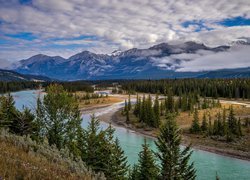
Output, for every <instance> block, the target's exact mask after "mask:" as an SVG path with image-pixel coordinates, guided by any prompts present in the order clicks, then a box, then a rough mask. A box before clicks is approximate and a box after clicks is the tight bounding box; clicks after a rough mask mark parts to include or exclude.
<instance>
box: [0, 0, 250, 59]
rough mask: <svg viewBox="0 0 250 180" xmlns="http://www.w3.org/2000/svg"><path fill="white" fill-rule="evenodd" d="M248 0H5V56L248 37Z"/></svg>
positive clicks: (1, 5)
mask: <svg viewBox="0 0 250 180" xmlns="http://www.w3.org/2000/svg"><path fill="white" fill-rule="evenodd" d="M249 7H250V1H248V0H237V1H235V0H220V1H218V0H202V1H200V0H192V1H190V0H178V1H176V0H167V1H166V0H157V1H150V0H26V1H19V0H9V1H6V0H0V35H1V38H0V58H1V59H10V60H17V59H23V58H28V57H29V56H31V55H34V54H37V53H44V54H48V55H61V56H63V57H69V56H70V55H72V54H75V53H77V52H79V51H82V50H90V51H93V52H95V53H110V52H112V51H113V50H115V49H122V50H126V49H130V48H134V47H136V48H145V47H149V46H152V45H155V44H158V43H161V42H171V41H176V40H178V41H187V40H194V41H198V42H203V43H205V44H206V45H210V46H216V45H222V44H227V43H229V42H231V41H233V40H236V39H238V38H240V37H245V36H249V34H250V26H249V25H244V26H241V25H237V26H234V25H232V23H231V24H228V25H227V24H222V23H221V22H222V21H224V20H225V19H229V20H230V19H233V18H235V17H242V18H243V19H250V10H249Z"/></svg>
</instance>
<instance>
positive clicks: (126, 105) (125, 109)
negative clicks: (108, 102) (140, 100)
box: [123, 100, 128, 113]
mask: <svg viewBox="0 0 250 180" xmlns="http://www.w3.org/2000/svg"><path fill="white" fill-rule="evenodd" d="M127 111H128V104H127V100H125V103H124V109H123V112H124V113H126V112H127Z"/></svg>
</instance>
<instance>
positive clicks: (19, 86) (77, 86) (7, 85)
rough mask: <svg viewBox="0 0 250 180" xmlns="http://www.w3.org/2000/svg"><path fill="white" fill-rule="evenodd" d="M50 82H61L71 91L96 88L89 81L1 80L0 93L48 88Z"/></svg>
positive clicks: (88, 90)
mask: <svg viewBox="0 0 250 180" xmlns="http://www.w3.org/2000/svg"><path fill="white" fill-rule="evenodd" d="M50 84H61V85H62V86H63V87H64V89H65V90H67V91H69V92H75V91H86V92H93V91H94V89H93V88H92V87H91V85H90V84H89V83H87V82H83V81H75V82H31V81H22V82H0V93H7V92H14V91H21V90H25V89H38V88H40V87H41V88H45V89H46V88H47V87H48V86H49V85H50Z"/></svg>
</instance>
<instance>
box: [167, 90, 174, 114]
mask: <svg viewBox="0 0 250 180" xmlns="http://www.w3.org/2000/svg"><path fill="white" fill-rule="evenodd" d="M166 108H167V110H168V111H169V112H174V99H173V93H172V90H171V89H169V90H168V95H167V102H166Z"/></svg>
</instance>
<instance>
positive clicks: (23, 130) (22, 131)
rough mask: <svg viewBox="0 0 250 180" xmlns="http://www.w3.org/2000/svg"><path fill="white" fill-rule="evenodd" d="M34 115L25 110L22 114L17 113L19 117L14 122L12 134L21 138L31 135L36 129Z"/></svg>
mask: <svg viewBox="0 0 250 180" xmlns="http://www.w3.org/2000/svg"><path fill="white" fill-rule="evenodd" d="M34 119H35V116H34V114H32V113H31V111H30V109H28V108H24V110H23V111H22V112H18V113H17V117H16V118H15V119H14V120H13V125H12V132H14V133H15V134H18V135H20V136H23V135H28V134H29V135H31V134H32V133H33V128H34V124H33V123H34V122H33V121H34Z"/></svg>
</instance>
